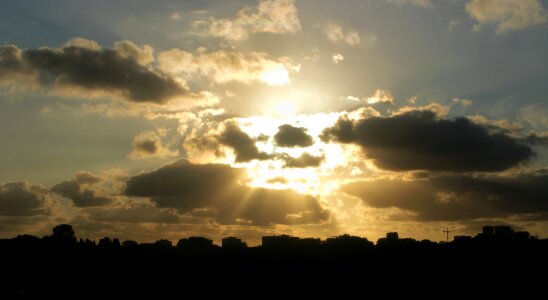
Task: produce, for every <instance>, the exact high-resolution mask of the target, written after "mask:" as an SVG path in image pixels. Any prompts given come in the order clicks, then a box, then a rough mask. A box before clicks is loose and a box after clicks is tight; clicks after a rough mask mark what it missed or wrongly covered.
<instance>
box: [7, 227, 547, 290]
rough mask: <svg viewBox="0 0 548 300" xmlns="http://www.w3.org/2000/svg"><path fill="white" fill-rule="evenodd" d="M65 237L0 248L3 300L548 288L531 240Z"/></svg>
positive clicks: (541, 252)
mask: <svg viewBox="0 0 548 300" xmlns="http://www.w3.org/2000/svg"><path fill="white" fill-rule="evenodd" d="M65 229H67V228H65ZM70 231H72V229H71V228H70ZM70 231H68V232H67V231H66V230H65V231H64V232H56V234H55V231H54V235H52V236H48V237H44V238H37V237H33V236H19V237H17V238H14V239H5V240H0V257H1V260H2V264H1V272H2V278H3V279H2V285H1V291H0V292H1V294H2V296H8V297H0V298H2V299H12V298H18V297H31V298H38V297H42V296H46V295H51V296H65V297H71V298H75V299H79V298H87V297H90V296H98V297H100V298H101V299H102V298H104V299H110V298H111V297H112V296H124V298H126V297H127V296H133V295H135V296H143V295H152V296H153V297H152V298H153V299H158V298H160V296H164V295H172V296H175V298H177V299H182V298H190V299H196V298H202V297H206V298H210V297H211V296H214V295H217V296H222V297H226V298H230V299H233V298H234V297H236V298H239V297H240V296H246V295H247V297H250V296H251V297H253V298H264V297H266V298H270V297H272V296H273V295H282V294H284V293H294V292H296V291H299V292H300V293H305V294H308V295H309V296H312V295H321V294H324V293H332V292H336V293H351V294H353V293H354V291H356V292H360V291H361V292H362V293H365V292H366V291H367V292H369V291H371V292H374V291H375V290H376V291H377V292H378V291H382V292H383V293H401V292H402V291H409V292H412V291H414V292H419V293H422V291H431V290H442V291H444V292H447V291H449V292H450V293H454V292H459V291H461V292H462V291H465V290H478V289H479V290H483V291H484V292H486V291H490V290H492V291H493V292H496V293H498V294H500V293H504V292H505V291H514V292H515V291H522V292H526V291H528V292H531V293H533V294H536V292H535V291H536V290H538V291H541V294H543V292H542V291H543V289H544V288H543V287H544V285H546V284H547V283H548V282H547V279H548V278H547V275H546V270H547V266H548V264H547V262H548V258H547V254H548V251H547V250H548V240H539V239H534V238H527V239H511V238H509V239H498V238H494V237H476V238H469V239H463V240H458V241H454V242H451V243H435V242H430V241H415V240H413V239H398V238H395V239H381V240H379V242H377V244H373V243H371V242H369V241H368V240H367V239H365V238H359V237H352V236H348V235H345V236H340V237H337V238H332V239H327V240H325V241H320V240H317V239H300V240H299V239H296V238H295V239H292V238H289V237H287V236H280V237H273V238H271V239H270V240H269V243H268V244H265V245H263V246H258V247H249V248H248V247H246V246H245V245H244V244H238V243H232V244H229V243H227V244H226V245H223V247H219V246H216V245H212V244H210V243H208V242H207V241H208V240H207V239H204V238H190V239H182V240H181V241H179V243H178V244H177V246H172V245H171V243H170V242H168V241H163V240H161V241H158V242H156V243H152V244H137V243H135V242H131V241H130V242H124V243H122V244H120V243H119V242H118V241H117V240H111V239H103V240H101V241H100V242H99V243H98V244H96V243H95V242H92V241H89V240H86V241H83V240H80V241H79V242H78V241H77V240H76V238H75V237H74V232H72V233H71V232H70ZM402 289H403V290H402ZM253 295H255V296H253ZM340 295H341V294H339V296H340ZM339 298H340V297H339ZM360 298H362V297H360Z"/></svg>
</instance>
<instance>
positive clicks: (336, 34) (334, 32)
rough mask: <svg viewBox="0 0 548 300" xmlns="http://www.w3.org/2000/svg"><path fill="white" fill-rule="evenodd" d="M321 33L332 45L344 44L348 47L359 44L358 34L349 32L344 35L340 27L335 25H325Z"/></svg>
mask: <svg viewBox="0 0 548 300" xmlns="http://www.w3.org/2000/svg"><path fill="white" fill-rule="evenodd" d="M323 33H324V34H325V36H326V37H327V39H328V40H330V41H331V42H333V43H346V44H347V45H349V46H356V45H359V44H360V42H361V38H360V34H359V33H358V32H356V31H350V32H346V33H345V32H344V31H343V30H342V28H341V26H340V25H339V24H335V23H327V24H326V25H325V26H324V28H323Z"/></svg>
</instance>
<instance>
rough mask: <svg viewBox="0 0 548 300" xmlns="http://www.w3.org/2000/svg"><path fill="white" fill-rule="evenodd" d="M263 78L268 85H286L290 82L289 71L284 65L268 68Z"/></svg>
mask: <svg viewBox="0 0 548 300" xmlns="http://www.w3.org/2000/svg"><path fill="white" fill-rule="evenodd" d="M261 79H262V80H263V81H264V82H265V83H266V84H268V85H285V84H289V82H290V80H289V71H288V70H287V69H286V68H285V67H284V66H283V65H279V66H275V67H273V68H270V69H266V70H265V71H264V72H263V74H262V75H261Z"/></svg>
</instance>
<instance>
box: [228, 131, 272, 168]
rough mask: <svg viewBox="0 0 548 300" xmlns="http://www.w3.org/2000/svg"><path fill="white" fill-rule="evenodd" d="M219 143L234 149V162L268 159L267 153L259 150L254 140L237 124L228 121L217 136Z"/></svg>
mask: <svg viewBox="0 0 548 300" xmlns="http://www.w3.org/2000/svg"><path fill="white" fill-rule="evenodd" d="M217 140H218V141H219V143H221V144H223V145H225V146H228V147H230V148H232V149H234V154H236V162H246V161H251V160H254V159H259V160H262V159H268V158H269V155H268V154H266V153H264V152H260V151H259V149H258V148H257V146H256V145H255V142H256V141H255V140H254V139H252V138H251V137H249V135H247V133H245V132H243V131H242V130H241V129H240V127H238V125H236V124H234V123H232V122H228V123H227V124H226V127H225V130H224V131H223V133H222V134H221V135H220V136H219V137H218V138H217Z"/></svg>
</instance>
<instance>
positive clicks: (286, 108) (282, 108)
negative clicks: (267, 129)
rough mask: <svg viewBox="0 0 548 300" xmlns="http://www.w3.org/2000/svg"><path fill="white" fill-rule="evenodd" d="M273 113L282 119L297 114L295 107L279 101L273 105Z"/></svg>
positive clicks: (289, 103) (287, 102)
mask: <svg viewBox="0 0 548 300" xmlns="http://www.w3.org/2000/svg"><path fill="white" fill-rule="evenodd" d="M274 112H275V113H276V114H277V115H279V116H282V117H288V116H293V115H295V113H296V112H297V109H296V107H295V105H294V104H293V103H291V102H289V101H281V102H278V103H275V104H274Z"/></svg>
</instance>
